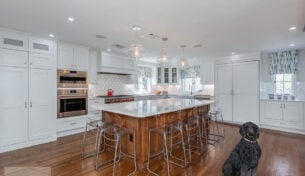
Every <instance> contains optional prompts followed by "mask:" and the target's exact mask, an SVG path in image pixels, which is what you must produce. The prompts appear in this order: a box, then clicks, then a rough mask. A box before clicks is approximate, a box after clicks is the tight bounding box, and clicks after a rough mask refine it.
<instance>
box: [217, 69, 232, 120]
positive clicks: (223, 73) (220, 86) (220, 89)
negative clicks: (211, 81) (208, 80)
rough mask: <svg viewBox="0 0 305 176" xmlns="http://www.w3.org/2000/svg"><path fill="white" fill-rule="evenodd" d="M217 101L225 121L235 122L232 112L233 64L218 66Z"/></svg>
mask: <svg viewBox="0 0 305 176" xmlns="http://www.w3.org/2000/svg"><path fill="white" fill-rule="evenodd" d="M215 81H216V84H215V99H216V101H217V102H218V107H215V108H220V109H221V110H222V114H223V118H224V120H225V121H232V120H233V117H232V116H233V112H232V108H233V106H232V64H223V65H217V66H216V80H215Z"/></svg>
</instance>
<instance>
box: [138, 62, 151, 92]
mask: <svg viewBox="0 0 305 176" xmlns="http://www.w3.org/2000/svg"><path fill="white" fill-rule="evenodd" d="M151 83H152V68H151V67H145V66H139V67H138V91H139V92H140V93H147V92H150V89H151Z"/></svg>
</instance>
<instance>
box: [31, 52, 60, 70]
mask: <svg viewBox="0 0 305 176" xmlns="http://www.w3.org/2000/svg"><path fill="white" fill-rule="evenodd" d="M29 61H30V68H42V69H49V68H50V69H52V68H55V67H54V65H55V63H56V62H55V58H54V57H53V55H50V54H41V53H32V52H30V53H29Z"/></svg>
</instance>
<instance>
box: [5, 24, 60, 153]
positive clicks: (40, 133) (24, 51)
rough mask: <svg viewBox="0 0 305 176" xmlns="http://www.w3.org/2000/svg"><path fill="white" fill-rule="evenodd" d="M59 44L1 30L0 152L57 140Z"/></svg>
mask: <svg viewBox="0 0 305 176" xmlns="http://www.w3.org/2000/svg"><path fill="white" fill-rule="evenodd" d="M55 45H56V44H55V42H54V41H50V40H44V39H39V38H34V37H29V36H27V35H25V34H23V33H19V32H11V31H10V32H7V31H5V30H0V75H1V76H0V97H1V98H0V152H4V151H9V150H13V149H17V148H21V147H26V146H29V145H34V144H39V143H43V142H48V141H52V140H56V57H55V48H56V47H55Z"/></svg>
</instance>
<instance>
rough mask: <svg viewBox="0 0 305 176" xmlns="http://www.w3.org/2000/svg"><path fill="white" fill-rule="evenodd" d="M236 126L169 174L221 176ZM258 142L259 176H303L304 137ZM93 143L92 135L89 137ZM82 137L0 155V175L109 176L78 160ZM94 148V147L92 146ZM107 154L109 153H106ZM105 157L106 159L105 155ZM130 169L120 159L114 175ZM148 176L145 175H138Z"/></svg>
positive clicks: (264, 135) (264, 133) (273, 136)
mask: <svg viewBox="0 0 305 176" xmlns="http://www.w3.org/2000/svg"><path fill="white" fill-rule="evenodd" d="M238 130H239V128H238V127H236V126H230V125H226V137H225V139H224V141H222V142H221V143H220V144H218V145H217V146H216V147H215V148H214V147H210V151H209V152H208V153H207V154H206V155H203V156H197V155H196V154H193V155H192V156H193V163H192V164H191V165H190V166H188V167H187V168H185V169H182V168H179V167H177V166H175V165H171V174H172V175H181V176H190V175H192V176H193V175H199V176H201V175H206V176H214V175H215V176H218V175H222V165H223V163H224V161H225V160H226V159H227V157H228V155H229V154H230V153H231V151H232V149H233V148H234V147H235V145H236V144H237V143H238V141H239V140H240V135H239V133H238ZM260 134H261V135H260V139H259V143H260V146H261V148H262V157H261V159H260V162H259V166H258V176H303V175H304V173H305V136H304V135H295V134H290V133H282V132H281V133H278V132H273V131H270V130H261V133H260ZM90 139H92V140H90V141H92V143H93V142H94V136H93V135H91V138H90ZM81 144H82V134H77V135H72V136H68V137H63V138H59V139H58V141H56V142H51V143H47V144H42V145H38V146H34V147H30V148H25V149H21V150H16V151H12V152H7V153H2V154H0V175H4V167H35V166H36V167H38V166H39V167H51V172H52V175H62V176H71V175H86V176H91V175H92V176H105V175H107V176H108V175H111V173H112V167H108V168H106V169H100V170H98V171H95V169H94V158H93V157H91V158H88V159H85V160H82V159H81ZM91 146H93V145H91ZM109 155H110V154H109ZM106 157H108V156H106ZM151 168H152V169H153V170H154V171H156V172H158V173H160V174H161V175H166V168H165V163H164V162H163V160H162V159H160V160H158V159H156V160H155V161H154V162H153V163H152V165H151ZM132 169H133V167H132V162H130V160H128V159H124V158H123V159H122V160H121V161H120V163H119V166H118V167H117V169H116V175H127V174H128V173H129V172H131V171H132ZM137 175H147V173H145V172H144V173H137Z"/></svg>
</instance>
